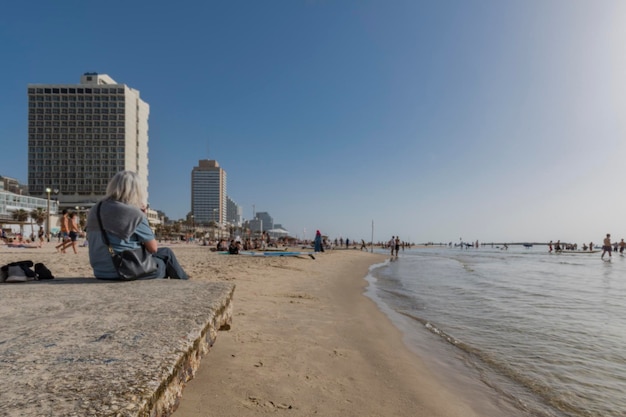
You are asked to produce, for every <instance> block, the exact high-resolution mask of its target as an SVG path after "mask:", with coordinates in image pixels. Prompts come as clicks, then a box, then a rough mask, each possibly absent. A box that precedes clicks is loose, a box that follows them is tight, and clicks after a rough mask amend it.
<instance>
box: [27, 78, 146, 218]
mask: <svg viewBox="0 0 626 417" xmlns="http://www.w3.org/2000/svg"><path fill="white" fill-rule="evenodd" d="M149 115H150V107H149V105H148V104H147V103H146V102H144V101H143V100H142V99H141V98H140V96H139V91H137V90H135V89H132V88H130V87H128V86H127V85H125V84H118V83H117V82H116V81H115V80H113V79H112V78H111V77H109V76H108V75H105V74H98V73H93V72H92V73H85V74H83V76H82V77H81V78H80V84H29V85H28V189H29V193H30V194H31V195H33V196H39V197H46V189H47V188H48V189H55V190H58V191H59V194H58V196H57V197H58V200H59V204H60V206H61V207H74V206H77V205H78V206H85V207H90V206H91V205H93V204H94V203H95V202H97V201H98V200H99V199H100V198H102V196H103V195H104V194H105V191H106V186H107V184H108V182H109V180H110V179H111V177H113V175H114V174H115V173H116V172H118V171H121V170H131V171H135V172H136V173H137V174H138V175H139V177H140V178H141V179H142V181H143V183H144V186H145V192H146V197H147V196H148V117H149Z"/></svg>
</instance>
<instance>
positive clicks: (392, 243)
mask: <svg viewBox="0 0 626 417" xmlns="http://www.w3.org/2000/svg"><path fill="white" fill-rule="evenodd" d="M388 245H389V249H390V250H391V256H393V251H394V249H395V248H396V237H395V236H391V240H390V241H389V243H388Z"/></svg>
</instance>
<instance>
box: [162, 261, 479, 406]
mask: <svg viewBox="0 0 626 417" xmlns="http://www.w3.org/2000/svg"><path fill="white" fill-rule="evenodd" d="M316 258H317V260H315V261H306V260H303V259H283V260H284V261H285V262H281V264H280V265H279V264H274V265H271V266H270V268H269V269H268V268H265V267H259V268H253V270H251V271H249V272H250V274H249V275H242V276H238V277H237V278H235V281H236V283H237V289H236V290H235V298H234V315H233V325H232V327H231V330H230V331H228V332H224V333H221V334H220V335H219V336H218V339H217V342H216V344H215V346H214V347H213V348H212V350H211V352H209V354H208V355H207V356H206V357H205V358H203V360H202V363H201V365H200V368H199V370H198V372H197V375H196V376H195V377H194V379H192V380H191V381H190V382H189V383H188V384H187V386H186V387H185V390H184V392H183V397H182V399H181V401H180V405H179V408H178V410H177V411H176V412H175V413H174V414H173V416H174V417H200V416H207V415H219V416H225V417H230V416H233V417H234V416H255V415H259V414H264V413H270V412H277V411H280V410H288V412H289V413H290V415H297V416H310V415H315V414H317V415H323V416H334V415H337V416H339V415H341V416H346V415H347V416H365V415H367V416H388V415H393V416H407V417H409V416H411V417H414V416H415V415H424V416H429V417H438V416H447V417H455V416H459V417H460V416H464V417H467V416H469V417H471V416H478V415H479V414H477V413H476V412H475V411H473V410H472V409H471V405H470V404H469V403H468V402H465V401H464V400H462V398H461V397H460V396H458V395H457V393H455V392H450V391H449V390H448V388H446V387H444V386H443V385H442V384H441V383H440V381H439V378H438V377H436V376H435V375H434V374H433V373H432V371H431V370H430V369H429V367H428V366H426V364H425V363H424V362H423V360H422V358H420V357H419V356H418V355H417V354H416V352H413V351H411V350H410V349H409V348H408V346H407V345H406V344H405V335H404V334H403V333H402V332H401V330H400V329H399V328H397V327H396V326H395V325H394V324H393V323H392V321H391V320H390V319H389V318H388V317H387V316H386V315H385V313H384V312H383V311H381V309H380V308H379V306H378V305H377V304H376V302H375V301H374V300H372V299H371V298H369V297H367V296H366V295H365V291H366V288H367V286H368V282H367V281H366V280H365V277H366V276H367V275H368V272H369V268H370V266H372V265H374V264H379V263H382V262H383V261H385V260H386V259H387V257H386V256H385V255H381V254H371V253H363V252H359V251H337V252H333V251H330V252H325V253H323V254H319V256H316ZM480 415H482V414H480Z"/></svg>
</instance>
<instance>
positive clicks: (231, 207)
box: [226, 196, 243, 227]
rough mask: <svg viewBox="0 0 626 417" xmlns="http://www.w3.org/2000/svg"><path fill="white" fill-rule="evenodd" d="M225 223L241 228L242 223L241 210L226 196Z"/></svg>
mask: <svg viewBox="0 0 626 417" xmlns="http://www.w3.org/2000/svg"><path fill="white" fill-rule="evenodd" d="M226 221H227V222H228V223H229V224H230V225H232V226H236V227H241V225H242V222H243V208H242V207H241V206H240V205H238V204H237V203H235V202H234V201H233V200H232V199H231V198H230V197H228V196H226Z"/></svg>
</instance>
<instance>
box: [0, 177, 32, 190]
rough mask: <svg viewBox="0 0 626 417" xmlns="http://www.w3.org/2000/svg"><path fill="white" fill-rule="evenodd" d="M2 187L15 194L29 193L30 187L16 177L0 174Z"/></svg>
mask: <svg viewBox="0 0 626 417" xmlns="http://www.w3.org/2000/svg"><path fill="white" fill-rule="evenodd" d="M0 184H1V185H0V187H2V188H0V189H2V190H5V191H10V192H12V193H15V194H28V187H27V186H25V185H24V184H21V183H20V182H19V181H18V180H17V179H16V178H11V177H5V176H4V175H0Z"/></svg>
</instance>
